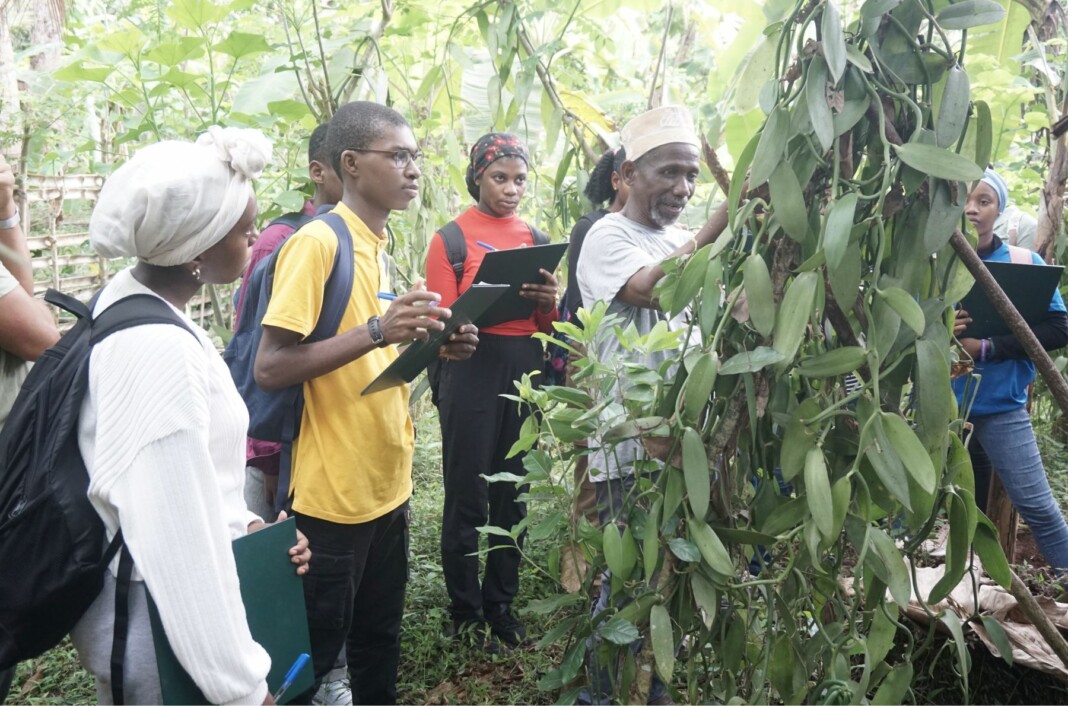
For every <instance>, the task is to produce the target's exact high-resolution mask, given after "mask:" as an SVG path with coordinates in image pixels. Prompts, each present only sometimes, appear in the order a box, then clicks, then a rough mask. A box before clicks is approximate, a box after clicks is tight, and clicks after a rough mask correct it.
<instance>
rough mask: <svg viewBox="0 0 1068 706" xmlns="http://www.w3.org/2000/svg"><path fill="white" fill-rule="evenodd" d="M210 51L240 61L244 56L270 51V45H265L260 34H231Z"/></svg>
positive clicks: (265, 42) (264, 40)
mask: <svg viewBox="0 0 1068 706" xmlns="http://www.w3.org/2000/svg"><path fill="white" fill-rule="evenodd" d="M212 49H214V50H215V51H218V52H222V53H223V54H228V55H229V56H232V57H234V58H235V59H240V58H241V57H244V56H251V55H253V54H263V53H264V52H269V51H271V45H270V44H268V43H267V40H266V39H264V38H263V35H262V34H249V33H248V32H231V33H230V35H229V36H228V37H227V38H226V39H224V40H223V41H221V42H219V43H218V44H216V45H214V46H213V47H212Z"/></svg>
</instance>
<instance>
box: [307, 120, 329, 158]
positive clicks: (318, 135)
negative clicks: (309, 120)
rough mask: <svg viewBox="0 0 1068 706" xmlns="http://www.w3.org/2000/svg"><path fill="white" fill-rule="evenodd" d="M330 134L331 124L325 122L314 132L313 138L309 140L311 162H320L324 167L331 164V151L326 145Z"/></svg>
mask: <svg viewBox="0 0 1068 706" xmlns="http://www.w3.org/2000/svg"><path fill="white" fill-rule="evenodd" d="M329 132H330V123H329V122H325V123H323V124H322V125H319V126H318V127H316V128H315V129H314V130H312V134H311V137H309V138H308V161H309V162H318V163H319V164H322V165H323V166H326V165H328V164H330V151H329V150H328V149H327V145H326V137H327V134H328V133H329Z"/></svg>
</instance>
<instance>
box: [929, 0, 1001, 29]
mask: <svg viewBox="0 0 1068 706" xmlns="http://www.w3.org/2000/svg"><path fill="white" fill-rule="evenodd" d="M1004 16H1005V8H1004V7H1002V6H1001V4H1000V3H997V2H994V0H962V2H955V3H953V4H951V5H946V6H945V7H943V8H942V9H941V10H939V11H938V13H937V14H936V15H935V19H937V20H938V24H939V26H941V27H942V29H971V28H972V27H981V26H983V25H992V24H994V23H995V22H1000V21H1001V18H1002V17H1004Z"/></svg>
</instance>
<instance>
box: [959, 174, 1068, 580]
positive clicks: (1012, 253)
mask: <svg viewBox="0 0 1068 706" xmlns="http://www.w3.org/2000/svg"><path fill="white" fill-rule="evenodd" d="M1007 201H1008V189H1007V188H1006V186H1005V181H1004V180H1003V179H1002V178H1001V176H1000V175H999V174H998V173H997V172H995V171H994V170H993V169H987V170H986V174H985V175H984V176H983V179H982V180H981V181H980V182H979V183H978V184H976V185H975V187H974V188H973V189H972V191H971V193H970V194H968V201H967V204H966V206H965V208H964V215H965V216H967V218H968V221H969V222H970V223H971V224H972V227H973V228H974V229H975V232H976V234H977V235H978V236H979V240H978V243H977V245H976V252H977V253H978V254H979V257H980V258H982V259H983V260H986V261H989V262H1013V263H1017V264H1033V265H1042V264H1044V263H1043V261H1042V258H1040V257H1039V256H1038V255H1036V254H1034V253H1032V252H1031V251H1029V250H1026V249H1024V248H1018V247H1016V246H1014V245H1009V244H1007V243H1004V242H1002V241H1001V239H1000V238H998V237H997V236H996V235H994V222H995V221H996V220H997V217H998V214H999V213H1001V212H1002V211H1004V210H1005V205H1006V202H1007ZM970 323H971V318H970V317H969V316H968V312H967V311H964V310H963V309H960V310H958V311H957V321H956V325H955V327H954V334H955V335H957V336H959V337H960V344H961V347H962V348H963V349H964V350H965V351H966V352H967V353H968V355H969V356H971V358H972V360H974V361H975V370H974V371H973V372H972V373H969V374H967V375H962V376H961V377H959V378H957V379H956V380H954V381H953V391H954V392H955V393H956V395H957V401H958V403H959V404H960V405H961V407H964V408H968V409H970V412H969V415H968V420H969V421H970V422H971V424H972V439H971V442H970V443H969V452H970V453H971V456H972V463H973V466H974V469H975V496H976V504H977V505H978V506H979V509H981V510H986V501H987V488H988V487H989V482H990V472H991V470H993V471H994V472H996V473H997V474H998V478H999V479H1000V480H1001V484H1002V485H1003V486H1004V487H1005V492H1006V493H1007V494H1008V496H1009V499H1010V500H1011V501H1012V504H1013V506H1014V507H1015V508H1016V510H1017V511H1018V512H1019V513H1020V517H1022V518H1023V519H1024V521H1025V522H1026V523H1027V525H1028V526H1029V527H1030V528H1031V531H1032V533H1033V534H1034V536H1035V542H1036V543H1037V544H1038V548H1039V550H1040V551H1041V552H1042V556H1044V557H1045V559H1046V561H1047V562H1048V563H1049V565H1050V566H1051V567H1052V568H1053V569H1054V571H1056V572H1057V573H1059V574H1062V575H1063V574H1064V573H1065V572H1066V571H1068V524H1066V523H1065V521H1064V516H1063V515H1061V511H1060V509H1059V508H1058V507H1057V503H1056V502H1055V501H1054V499H1053V492H1052V491H1051V490H1050V486H1049V480H1048V479H1047V477H1046V469H1045V468H1044V467H1043V465H1042V457H1041V456H1040V455H1039V452H1038V444H1037V443H1036V441H1035V432H1034V429H1033V428H1032V427H1031V415H1030V414H1029V413H1028V411H1027V406H1026V405H1027V386H1028V385H1030V384H1031V382H1032V381H1033V380H1034V379H1035V365H1034V363H1032V362H1031V360H1030V359H1029V358H1028V357H1027V353H1026V352H1025V351H1024V349H1023V346H1021V345H1020V342H1019V341H1018V340H1017V339H1016V337H1015V336H1013V335H1007V336H995V337H993V338H984V339H977V338H972V337H969V336H968V330H967V327H968V325H969V324H970ZM1031 330H1032V331H1034V334H1035V337H1036V338H1038V340H1039V343H1041V344H1042V347H1043V348H1045V349H1046V350H1055V349H1057V348H1061V347H1062V346H1064V345H1065V344H1066V343H1068V314H1066V313H1065V307H1064V301H1063V300H1062V299H1061V294H1060V292H1058V291H1056V290H1054V292H1053V297H1052V299H1051V300H1050V303H1049V310H1048V312H1047V313H1046V317H1045V318H1044V319H1043V320H1042V321H1040V322H1038V323H1036V324H1034V325H1033V326H1031Z"/></svg>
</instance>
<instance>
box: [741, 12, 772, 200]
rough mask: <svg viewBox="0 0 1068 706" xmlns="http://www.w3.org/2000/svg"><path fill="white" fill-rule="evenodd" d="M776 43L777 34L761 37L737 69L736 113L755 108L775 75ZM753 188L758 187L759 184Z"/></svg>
mask: <svg viewBox="0 0 1068 706" xmlns="http://www.w3.org/2000/svg"><path fill="white" fill-rule="evenodd" d="M778 43H779V37H778V33H775V34H774V35H771V36H765V37H762V38H761V40H760V41H759V43H758V44H757V45H756V46H755V47H753V50H752V51H751V52H750V53H749V55H748V56H747V57H746V58H745V60H744V62H743V63H742V65H741V66H740V67H739V69H738V74H737V75H738V80H737V81H736V82H735V84H734V85H735V91H734V108H735V111H736V112H738V113H747V112H749V111H750V110H752V109H753V108H756V107H757V100H758V98H759V96H760V89H761V87H762V86H764V84H765V83H767V82H768V81H769V80H770V79H772V78H773V77H774V75H775V54H776V49H777V45H778ZM754 186H759V184H756V185H754Z"/></svg>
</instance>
